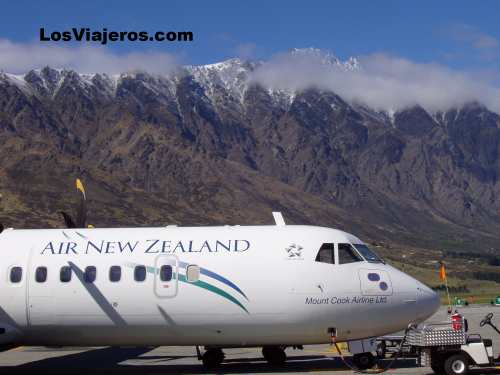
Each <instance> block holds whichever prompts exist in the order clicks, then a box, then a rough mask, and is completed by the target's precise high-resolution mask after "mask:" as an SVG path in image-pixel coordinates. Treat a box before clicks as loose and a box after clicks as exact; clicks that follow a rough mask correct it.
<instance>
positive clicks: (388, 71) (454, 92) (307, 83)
mask: <svg viewBox="0 0 500 375" xmlns="http://www.w3.org/2000/svg"><path fill="white" fill-rule="evenodd" d="M359 60H360V65H361V69H359V70H357V71H345V70H344V69H341V68H339V67H335V66H332V65H328V64H325V61H324V58H323V57H321V56H317V55H300V56H296V55H292V54H280V55H277V56H275V57H274V58H272V59H271V60H270V61H269V62H267V63H266V64H264V65H262V66H261V67H260V68H258V69H257V70H256V71H255V72H254V75H253V77H252V80H253V81H254V82H256V83H259V84H261V85H263V86H265V87H269V88H275V89H289V90H297V89H299V90H300V89H306V88H310V87H317V88H320V89H325V90H331V91H333V92H335V93H336V94H338V95H339V96H341V97H342V98H343V99H345V100H347V101H350V102H358V103H362V104H366V105H368V106H370V107H372V108H375V109H379V110H399V109H403V108H406V107H410V106H413V105H416V104H418V105H421V106H423V107H424V108H426V109H427V110H429V111H436V110H446V109H449V108H452V107H457V106H461V105H463V104H465V103H467V102H471V101H479V102H481V103H483V104H484V105H486V106H487V107H488V108H490V109H491V110H493V111H496V112H497V113H500V88H499V87H498V86H495V85H494V84H493V83H492V82H493V81H494V79H495V78H497V77H498V76H495V74H493V73H489V74H485V73H484V72H483V73H482V74H473V73H467V72H461V71H456V70H452V69H450V68H447V67H444V66H442V65H439V64H423V63H416V62H412V61H410V60H407V59H403V58H398V57H393V56H388V55H384V54H374V55H369V56H364V57H361V58H360V59H359ZM497 74H498V73H497Z"/></svg>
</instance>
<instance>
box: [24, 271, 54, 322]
mask: <svg viewBox="0 0 500 375" xmlns="http://www.w3.org/2000/svg"><path fill="white" fill-rule="evenodd" d="M27 276H28V279H27V281H28V318H29V324H30V325H32V326H41V325H53V324H55V316H54V312H53V311H54V304H53V297H52V285H51V284H52V283H53V282H54V277H55V275H50V276H52V277H49V270H48V267H46V266H43V265H37V266H32V267H31V269H30V272H29V273H28V275H27Z"/></svg>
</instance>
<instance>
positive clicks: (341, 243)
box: [337, 242, 365, 266]
mask: <svg viewBox="0 0 500 375" xmlns="http://www.w3.org/2000/svg"><path fill="white" fill-rule="evenodd" d="M340 245H347V246H349V249H350V250H351V252H352V253H353V254H354V255H356V257H357V258H358V260H356V261H352V262H347V263H340ZM359 262H365V259H364V258H363V257H362V256H361V254H360V253H359V252H358V250H357V249H356V248H355V247H354V246H353V245H352V244H351V243H350V242H339V243H338V244H337V264H338V265H339V266H341V265H344V264H353V263H359Z"/></svg>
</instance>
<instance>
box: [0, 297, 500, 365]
mask: <svg viewBox="0 0 500 375" xmlns="http://www.w3.org/2000/svg"><path fill="white" fill-rule="evenodd" d="M459 311H460V312H461V313H462V314H464V315H465V317H466V318H467V319H468V321H469V332H470V333H480V334H481V335H482V336H483V337H487V338H491V339H493V342H494V351H495V353H496V355H498V353H499V351H500V335H498V334H497V333H496V332H494V331H493V329H492V328H491V327H487V326H486V327H483V328H479V322H480V321H481V319H482V318H483V317H484V316H485V315H486V314H487V313H488V312H493V313H495V314H496V315H497V318H496V320H495V317H494V318H493V322H494V323H495V322H498V326H499V328H500V307H492V306H486V305H484V306H470V307H464V308H460V309H459ZM497 312H498V313H497ZM445 318H446V309H445V308H441V310H440V311H439V312H438V313H437V314H436V315H435V316H433V317H432V318H431V319H429V320H430V321H442V320H444V319H445ZM225 353H226V360H225V361H224V363H223V365H222V366H221V367H220V368H218V369H217V370H215V371H212V372H209V371H207V370H206V369H205V368H204V367H203V366H202V365H201V363H200V362H199V361H198V360H197V358H196V352H195V349H194V348H192V347H157V348H110V347H95V348H46V347H18V348H14V349H12V350H9V351H6V352H3V353H0V373H3V374H65V375H67V374H69V375H77V374H89V375H90V374H92V375H93V374H137V375H139V374H141V375H142V374H207V373H214V374H270V373H286V374H304V373H321V374H337V375H341V374H352V373H353V372H352V371H350V370H348V369H347V368H346V366H345V365H344V364H343V363H342V361H341V360H340V358H338V356H337V355H336V351H335V349H334V348H332V347H330V346H329V345H314V346H306V347H304V350H292V349H287V355H288V362H287V363H286V365H284V366H281V367H271V366H269V365H268V364H267V363H266V362H265V361H264V360H263V359H262V356H261V354H260V349H257V348H255V349H254V348H249V349H230V350H225ZM388 362H389V360H385V361H382V363H381V367H384V366H385V365H386V364H387V363H388ZM388 373H389V374H398V375H411V374H415V375H417V374H418V375H424V374H432V373H433V372H432V370H431V369H430V368H418V367H416V366H415V360H413V359H401V360H397V361H396V363H395V365H394V367H393V369H391V370H389V372H388ZM472 373H473V374H500V367H498V368H497V369H488V370H485V369H477V370H474V371H472Z"/></svg>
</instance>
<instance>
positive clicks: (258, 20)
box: [0, 0, 500, 71]
mask: <svg viewBox="0 0 500 375" xmlns="http://www.w3.org/2000/svg"><path fill="white" fill-rule="evenodd" d="M1 10H2V11H1V13H0V39H4V40H8V41H10V42H12V43H14V44H20V45H22V44H29V43H31V44H33V43H35V44H36V43H38V42H37V38H38V30H39V28H40V27H42V26H43V27H45V28H47V30H58V31H61V30H65V29H68V28H71V27H82V26H86V27H91V28H95V29H101V28H103V27H107V28H108V29H110V30H147V31H156V30H191V31H193V32H194V37H195V41H194V42H192V43H175V44H170V43H166V44H164V43H158V42H147V43H114V44H113V45H109V46H108V47H107V48H109V49H110V50H112V51H113V52H116V53H119V54H120V53H128V52H140V51H145V50H155V51H158V52H166V53H171V54H174V55H176V56H177V57H178V58H179V59H180V60H181V61H182V62H183V63H192V64H203V63H210V62H215V61H219V60H222V59H226V58H229V57H234V56H237V55H243V56H245V57H253V58H268V57H270V56H272V55H273V54H275V53H278V52H282V51H285V50H287V49H289V48H292V47H309V46H314V47H317V48H321V49H326V50H330V51H332V52H333V53H334V54H336V55H337V56H339V57H340V58H343V59H344V58H347V57H349V56H352V55H354V56H359V55H369V54H373V53H384V54H390V55H395V56H399V57H403V58H406V59H409V60H411V61H414V62H418V63H422V62H425V63H428V62H436V63H439V64H443V65H445V66H448V67H451V68H454V69H459V70H485V69H486V70H487V69H491V70H495V71H498V70H499V69H500V63H499V60H500V59H499V56H500V53H499V52H500V26H499V24H500V17H499V16H500V3H499V2H497V1H476V2H473V1H458V0H454V1H413V2H408V1H290V0H287V1H274V2H272V1H255V0H254V1H251V2H243V1H215V0H212V1H198V2H187V1H137V0H136V1H123V0H122V1H107V2H104V1H88V0H87V1H80V2H73V3H71V2H68V1H45V2H39V1H25V0H16V1H9V2H3V4H2V8H1ZM55 44H57V45H58V46H62V45H63V44H64V43H55ZM65 47H66V46H65Z"/></svg>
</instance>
